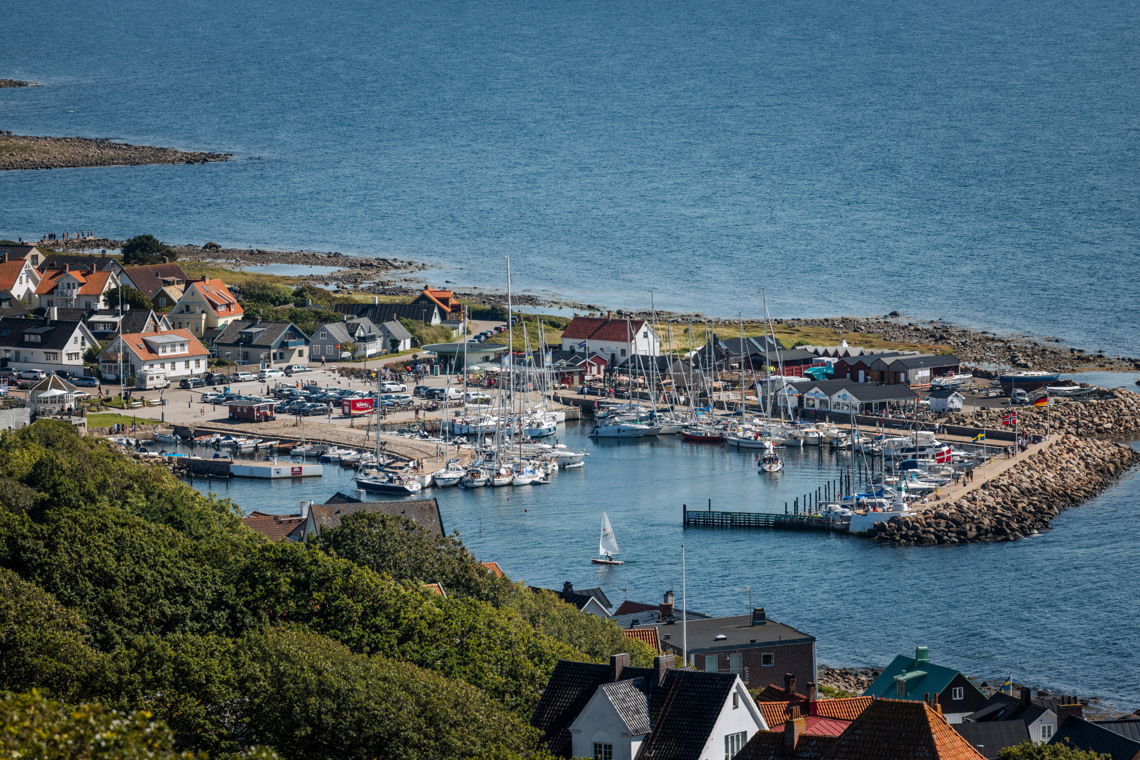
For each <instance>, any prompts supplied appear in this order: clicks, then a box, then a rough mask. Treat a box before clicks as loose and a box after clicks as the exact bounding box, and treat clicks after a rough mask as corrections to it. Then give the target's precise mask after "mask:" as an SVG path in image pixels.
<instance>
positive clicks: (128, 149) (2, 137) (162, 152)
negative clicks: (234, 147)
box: [0, 132, 230, 171]
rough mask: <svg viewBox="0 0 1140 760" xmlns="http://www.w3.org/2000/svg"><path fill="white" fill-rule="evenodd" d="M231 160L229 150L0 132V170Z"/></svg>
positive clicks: (202, 162) (199, 162)
mask: <svg viewBox="0 0 1140 760" xmlns="http://www.w3.org/2000/svg"><path fill="white" fill-rule="evenodd" d="M229 159H230V154H229V153H202V152H198V151H185V150H176V149H174V148H155V147H151V146H148V145H128V144H127V143H119V142H112V141H110V140H101V139H91V138H87V137H29V136H26V135H13V134H11V133H7V132H5V133H0V171H10V170H21V169H77V168H87V167H93V166H139V165H143V164H205V163H210V162H213V161H228V160H229Z"/></svg>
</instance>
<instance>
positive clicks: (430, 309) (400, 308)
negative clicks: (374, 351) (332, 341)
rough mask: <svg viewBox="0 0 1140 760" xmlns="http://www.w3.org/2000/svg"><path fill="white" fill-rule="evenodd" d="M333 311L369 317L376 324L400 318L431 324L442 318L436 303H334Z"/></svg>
mask: <svg viewBox="0 0 1140 760" xmlns="http://www.w3.org/2000/svg"><path fill="white" fill-rule="evenodd" d="M333 311H335V312H337V313H338V314H351V315H352V316H355V317H368V318H369V319H371V320H372V321H373V322H374V323H375V324H381V323H383V322H391V321H393V320H399V319H411V320H414V321H417V322H425V323H427V324H431V323H432V321H433V320H436V319H440V318H442V317H441V315H440V313H439V307H438V306H436V305H435V304H434V303H427V302H423V301H421V302H419V303H373V304H367V303H334V304H333Z"/></svg>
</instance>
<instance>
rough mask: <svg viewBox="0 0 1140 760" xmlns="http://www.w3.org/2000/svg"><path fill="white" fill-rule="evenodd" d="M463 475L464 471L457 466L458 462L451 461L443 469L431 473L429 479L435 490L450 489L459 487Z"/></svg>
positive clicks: (455, 460) (456, 460)
mask: <svg viewBox="0 0 1140 760" xmlns="http://www.w3.org/2000/svg"><path fill="white" fill-rule="evenodd" d="M463 475H464V470H463V468H462V467H460V466H459V460H458V459H452V460H451V461H449V462H448V463H447V464H446V465H445V466H444V467H443V469H440V470H436V471H435V472H433V473H432V474H431V478H432V483H433V484H434V485H435V487H436V488H451V487H452V486H456V485H459V481H460V480H462V479H463Z"/></svg>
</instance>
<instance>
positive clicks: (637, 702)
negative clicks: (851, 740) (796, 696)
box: [531, 654, 768, 760]
mask: <svg viewBox="0 0 1140 760" xmlns="http://www.w3.org/2000/svg"><path fill="white" fill-rule="evenodd" d="M582 694H590V697H589V699H588V700H587V701H586V703H585V705H584V706H581V707H579V705H582V702H581V700H580V698H579V697H578V696H577V695H582ZM531 723H532V724H534V725H535V726H536V727H537V728H538V729H540V730H541V731H542V732H543V735H544V740H545V742H546V745H547V749H549V750H550V751H551V752H552V753H554V754H556V755H561V756H564V757H592V758H610V759H611V760H635V758H637V757H639V756H640V757H663V756H668V757H685V758H692V759H693V760H721V759H722V758H725V757H728V758H731V757H732V756H733V755H735V754H736V753H737V752H739V751H740V749H741V748H743V747H744V745H745V744H747V743H748V740H749V739H750V738H751V737H752V736H753V735H754V734H755V733H756V732H757V731H762V730H767V728H768V726H767V723H765V721H764V716H763V715H762V714H761V712H760V710H759V708H758V707H757V706H756V703H755V702H754V701H753V699H752V696H751V695H750V694H749V693H748V689H747V688H746V687H745V685H744V682H743V681H741V680H740V677H739V676H737V675H734V674H731V673H705V672H701V671H693V670H678V669H675V668H674V667H673V656H672V655H663V656H660V657H658V658H656V660H654V665H653V667H652V668H635V667H630V665H629V656H628V655H625V654H618V655H613V656H611V657H610V664H609V665H608V666H606V665H595V664H592V663H577V662H566V661H563V662H559V663H558V665H557V666H556V667H555V670H554V673H553V674H552V675H551V678H550V682H549V683H548V684H547V687H546V689H545V690H544V691H543V695H542V699H541V700H540V701H539V705H538V707H537V708H536V710H535V713H534V716H533V717H532V719H531Z"/></svg>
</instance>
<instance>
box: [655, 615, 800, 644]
mask: <svg viewBox="0 0 1140 760" xmlns="http://www.w3.org/2000/svg"><path fill="white" fill-rule="evenodd" d="M688 629H689V633H688V638H689V651H690V652H703V651H706V650H714V649H726V650H727V649H740V648H741V647H747V646H753V645H757V644H768V645H771V644H786V643H791V642H808V641H815V637H814V636H809V635H808V634H806V633H804V632H803V631H797V630H796V629H795V628H792V627H791V626H790V625H784V624H783V623H777V622H776V621H775V620H772V619H770V618H769V619H768V622H766V623H762V624H760V625H752V616H751V615H737V616H734V617H723V618H705V619H703V620H689V622H688ZM719 635H723V636H724V637H725V638H723V639H720V640H717V639H716V638H715V637H716V636H719ZM674 638H676V637H674Z"/></svg>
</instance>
